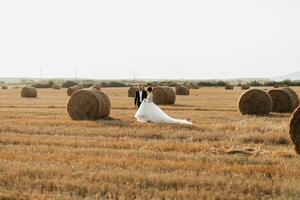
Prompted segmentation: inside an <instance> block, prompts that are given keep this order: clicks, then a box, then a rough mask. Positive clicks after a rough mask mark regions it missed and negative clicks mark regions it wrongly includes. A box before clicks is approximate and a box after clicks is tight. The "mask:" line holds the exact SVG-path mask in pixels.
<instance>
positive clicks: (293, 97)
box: [284, 87, 300, 110]
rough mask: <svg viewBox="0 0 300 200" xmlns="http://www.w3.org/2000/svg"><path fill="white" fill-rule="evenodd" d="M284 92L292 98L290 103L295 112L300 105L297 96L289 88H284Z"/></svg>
mask: <svg viewBox="0 0 300 200" xmlns="http://www.w3.org/2000/svg"><path fill="white" fill-rule="evenodd" d="M284 90H285V91H287V92H288V93H289V95H290V96H291V97H292V102H293V106H294V110H295V109H296V108H298V106H299V105H300V101H299V96H298V94H297V93H296V92H295V91H294V90H293V89H291V88H289V87H286V88H284Z"/></svg>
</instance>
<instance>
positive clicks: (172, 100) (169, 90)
mask: <svg viewBox="0 0 300 200" xmlns="http://www.w3.org/2000/svg"><path fill="white" fill-rule="evenodd" d="M164 90H165V91H166V93H167V96H168V104H170V105H172V104H175V101H176V94H175V91H174V89H173V88H171V87H164Z"/></svg>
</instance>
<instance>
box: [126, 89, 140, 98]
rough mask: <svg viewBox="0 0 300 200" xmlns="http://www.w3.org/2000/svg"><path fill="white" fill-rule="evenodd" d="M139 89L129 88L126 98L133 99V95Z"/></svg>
mask: <svg viewBox="0 0 300 200" xmlns="http://www.w3.org/2000/svg"><path fill="white" fill-rule="evenodd" d="M138 90H139V89H138V88H137V87H130V88H129V89H128V97H135V93H136V92H137V91H138Z"/></svg>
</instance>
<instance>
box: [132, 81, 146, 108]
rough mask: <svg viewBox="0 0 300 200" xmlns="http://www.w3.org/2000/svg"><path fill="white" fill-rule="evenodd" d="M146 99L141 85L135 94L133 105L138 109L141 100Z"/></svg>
mask: <svg viewBox="0 0 300 200" xmlns="http://www.w3.org/2000/svg"><path fill="white" fill-rule="evenodd" d="M144 99H147V92H146V91H145V89H144V86H143V85H142V84H140V85H139V90H138V91H137V92H136V93H135V98H134V105H135V107H136V108H139V107H140V105H141V104H142V102H143V100H144Z"/></svg>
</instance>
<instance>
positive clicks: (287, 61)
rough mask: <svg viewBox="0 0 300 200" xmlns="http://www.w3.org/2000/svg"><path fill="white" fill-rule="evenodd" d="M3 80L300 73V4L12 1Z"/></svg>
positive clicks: (0, 19) (0, 46)
mask: <svg viewBox="0 0 300 200" xmlns="http://www.w3.org/2000/svg"><path fill="white" fill-rule="evenodd" d="M0 27H1V30H0V69H1V70H0V77H39V76H40V75H39V74H40V68H42V69H43V77H75V71H76V68H78V74H79V76H80V77H86V78H98V79H119V78H132V76H133V75H132V74H133V69H134V70H135V73H136V77H137V78H153V79H156V78H195V79H208V78H235V77H273V76H280V75H284V74H287V73H290V72H294V71H299V70H300V1H299V0H148V1H145V0H106V1H104V0H95V1H92V0H81V1H77V0H48V1H46V0H26V1H24V0H7V1H1V2H0Z"/></svg>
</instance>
